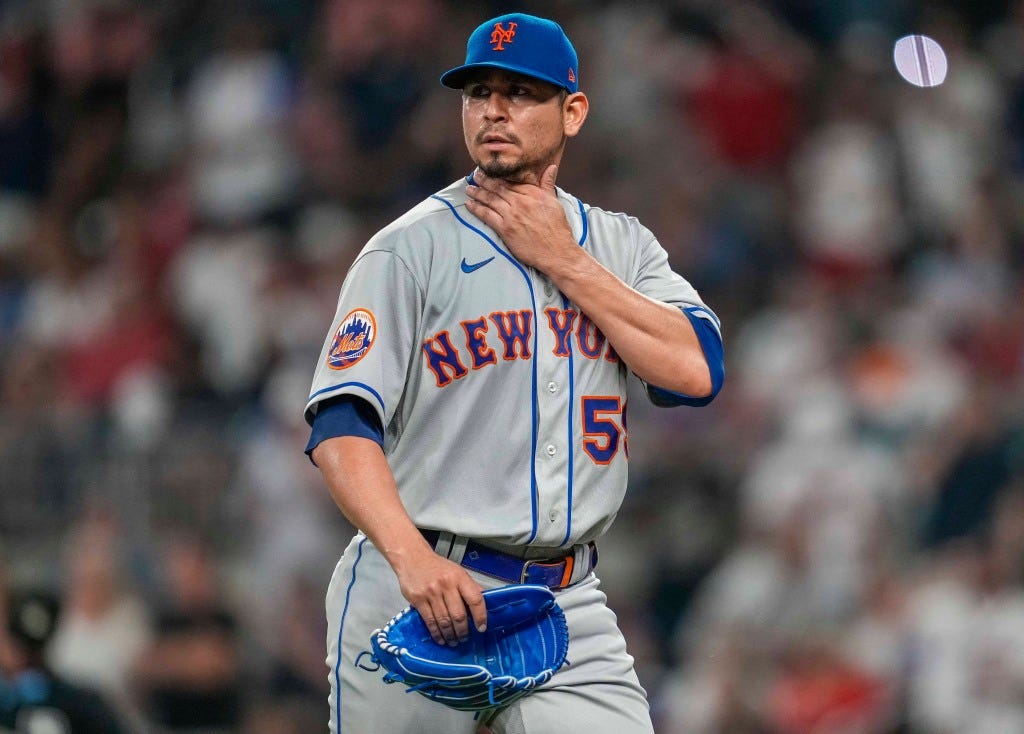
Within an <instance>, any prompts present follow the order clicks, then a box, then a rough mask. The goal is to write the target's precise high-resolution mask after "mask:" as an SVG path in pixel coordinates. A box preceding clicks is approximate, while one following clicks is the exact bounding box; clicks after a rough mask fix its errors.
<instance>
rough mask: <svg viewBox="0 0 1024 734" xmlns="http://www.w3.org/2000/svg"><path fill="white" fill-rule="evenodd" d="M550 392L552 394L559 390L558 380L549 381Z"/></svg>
mask: <svg viewBox="0 0 1024 734" xmlns="http://www.w3.org/2000/svg"><path fill="white" fill-rule="evenodd" d="M548 392H549V393H551V394H552V395H554V394H555V393H556V392H558V383H557V382H549V383H548Z"/></svg>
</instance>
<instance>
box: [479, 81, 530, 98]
mask: <svg viewBox="0 0 1024 734" xmlns="http://www.w3.org/2000/svg"><path fill="white" fill-rule="evenodd" d="M491 92H492V90H491V89H490V88H489V87H485V86H483V85H478V86H472V87H470V88H469V89H468V90H467V92H466V93H467V94H468V95H469V96H470V97H488V96H490V94H491ZM505 95H506V96H508V97H530V96H534V91H533V90H532V89H530V88H529V87H523V86H519V85H518V84H514V85H512V86H511V87H509V88H508V90H507V91H506V92H505Z"/></svg>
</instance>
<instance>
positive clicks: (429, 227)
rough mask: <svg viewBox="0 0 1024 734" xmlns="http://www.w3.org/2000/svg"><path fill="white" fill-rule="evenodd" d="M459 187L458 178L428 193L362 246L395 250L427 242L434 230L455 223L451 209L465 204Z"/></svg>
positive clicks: (438, 231)
mask: <svg viewBox="0 0 1024 734" xmlns="http://www.w3.org/2000/svg"><path fill="white" fill-rule="evenodd" d="M460 189H461V191H464V190H465V181H463V180H461V179H460V180H459V181H456V182H455V183H453V184H451V185H450V186H448V187H446V188H444V189H442V190H441V191H438V192H437V193H436V194H431V195H430V196H428V197H427V198H426V199H424V200H423V201H421V202H420V203H419V204H417V205H416V206H414V207H413V208H412V209H409V210H408V211H407V212H405V213H404V214H402V215H401V216H399V217H398V218H397V219H394V220H393V221H391V222H390V223H389V224H387V225H386V226H384V227H383V228H382V229H380V230H379V231H378V232H377V233H376V234H375V235H374V236H373V237H371V238H370V241H369V242H368V243H367V247H366V250H367V251H370V250H378V251H381V250H383V251H391V252H395V251H398V250H401V249H404V248H406V247H409V246H410V245H423V244H429V243H430V242H432V241H433V240H434V237H435V235H437V234H438V233H441V232H445V231H446V230H448V229H450V228H452V227H453V226H455V227H457V226H458V224H457V219H456V217H455V216H453V212H454V211H455V210H456V209H458V207H460V206H464V205H465V194H464V193H461V192H460ZM460 194H461V195H460Z"/></svg>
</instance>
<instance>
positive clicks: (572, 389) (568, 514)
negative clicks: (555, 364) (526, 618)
mask: <svg viewBox="0 0 1024 734" xmlns="http://www.w3.org/2000/svg"><path fill="white" fill-rule="evenodd" d="M576 203H577V204H578V205H579V208H580V219H581V220H582V221H583V231H582V232H581V233H580V241H579V245H580V247H583V244H584V243H585V242H586V241H587V235H588V234H589V233H590V223H589V222H588V221H587V212H586V210H585V209H584V208H583V202H582V201H580V200H579V199H576ZM562 308H564V309H568V308H569V299H568V298H566V297H565V296H564V295H563V296H562ZM567 341H568V342H569V421H568V426H567V430H568V434H569V450H568V452H569V482H568V493H567V495H566V498H565V505H566V507H565V537H564V538H562V545H565V544H566V543H568V542H569V537H570V536H571V535H572V490H573V486H572V480H573V470H574V468H575V467H574V466H573V465H574V464H575V463H576V452H575V451H574V450H573V449H574V448H575V446H576V443H575V442H574V441H573V435H572V427H573V420H572V419H573V413H574V411H575V409H576V376H575V374H574V372H575V367H574V364H573V351H572V339H568V340H567Z"/></svg>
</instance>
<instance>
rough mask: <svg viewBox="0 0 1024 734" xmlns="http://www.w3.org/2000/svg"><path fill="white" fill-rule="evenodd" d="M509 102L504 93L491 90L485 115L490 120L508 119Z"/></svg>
mask: <svg viewBox="0 0 1024 734" xmlns="http://www.w3.org/2000/svg"><path fill="white" fill-rule="evenodd" d="M508 103H509V99H508V97H506V96H505V95H504V94H498V93H496V92H491V93H490V95H488V97H487V106H486V107H484V117H485V118H486V119H487V120H488V121H490V122H495V121H498V120H506V119H508Z"/></svg>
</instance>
